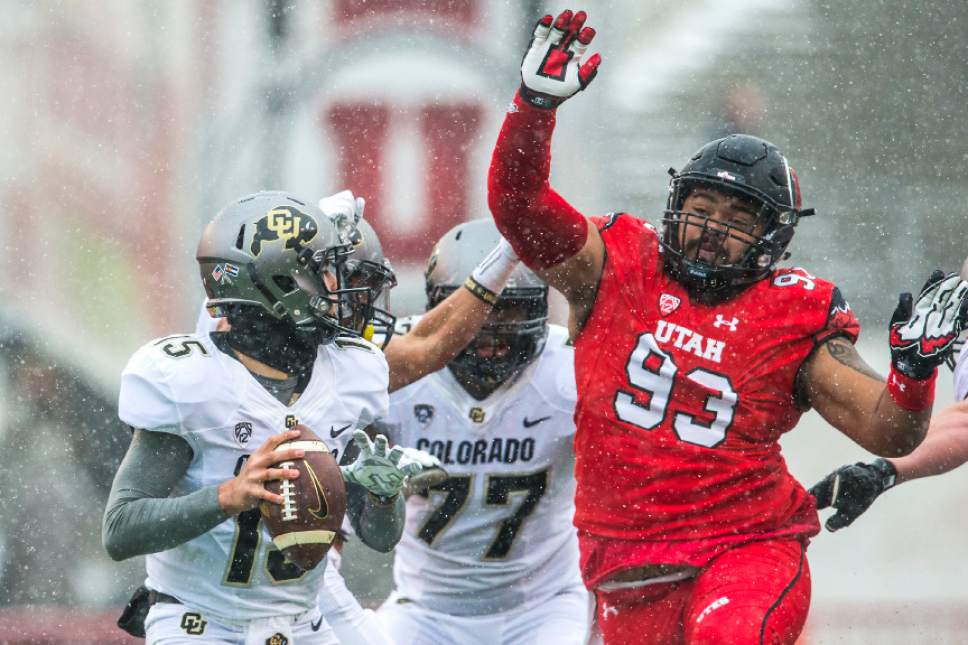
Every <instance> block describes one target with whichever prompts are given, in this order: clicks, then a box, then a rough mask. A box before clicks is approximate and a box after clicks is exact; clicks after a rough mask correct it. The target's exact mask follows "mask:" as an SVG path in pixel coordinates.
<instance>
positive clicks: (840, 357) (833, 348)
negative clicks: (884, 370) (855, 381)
mask: <svg viewBox="0 0 968 645" xmlns="http://www.w3.org/2000/svg"><path fill="white" fill-rule="evenodd" d="M826 347H827V352H828V353H829V354H830V355H831V356H832V357H833V358H834V359H835V360H836V361H837V362H838V363H840V364H841V365H846V366H847V367H849V368H851V369H852V370H854V371H856V372H860V373H861V374H863V375H865V376H869V377H871V378H872V379H876V380H878V381H880V382H881V383H883V382H884V377H883V376H881V375H880V374H878V373H877V372H875V371H874V370H873V369H871V367H870V365H868V364H867V363H865V362H864V359H863V358H861V357H860V354H858V353H857V350H856V349H855V348H854V346H853V345H852V344H851V343H850V342H848V341H846V340H844V339H843V338H835V339H834V340H831V341H829V342H828V343H827V344H826Z"/></svg>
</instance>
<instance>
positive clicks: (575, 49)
mask: <svg viewBox="0 0 968 645" xmlns="http://www.w3.org/2000/svg"><path fill="white" fill-rule="evenodd" d="M585 18H586V14H585V12H584V11H579V12H578V13H574V14H573V13H572V12H571V11H570V10H565V11H562V12H561V13H560V14H559V15H558V17H557V18H555V20H554V21H553V22H552V20H551V16H550V15H547V16H544V17H543V18H542V19H541V20H539V21H538V24H537V25H535V28H534V36H533V37H532V39H531V45H530V46H529V47H528V53H527V54H525V55H524V60H523V61H522V62H521V91H520V94H521V98H522V99H524V100H525V101H527V102H528V103H530V104H531V105H533V106H535V107H539V108H556V107H558V106H559V105H561V103H562V102H563V101H564V100H565V99H568V98H571V97H572V96H574V95H575V94H577V93H578V92H580V91H581V90H583V89H585V88H586V87H587V86H588V84H589V83H591V82H592V79H594V78H595V75H596V74H597V73H598V65H599V64H600V63H601V62H602V57H601V56H599V55H598V54H595V55H593V56H592V57H591V58H589V59H588V60H587V61H586V62H585V63H584V64H582V63H581V59H582V56H584V55H585V50H586V49H588V44H589V43H591V42H592V38H594V37H595V30H594V29H592V28H591V27H584V24H585Z"/></svg>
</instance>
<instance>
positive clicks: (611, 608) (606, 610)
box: [602, 602, 618, 620]
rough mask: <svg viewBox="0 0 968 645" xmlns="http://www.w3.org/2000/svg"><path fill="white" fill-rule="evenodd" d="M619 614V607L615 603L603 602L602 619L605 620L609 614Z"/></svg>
mask: <svg viewBox="0 0 968 645" xmlns="http://www.w3.org/2000/svg"><path fill="white" fill-rule="evenodd" d="M610 614H611V615H612V616H618V607H616V606H615V605H609V604H608V603H607V602H603V603H602V620H605V619H607V618H608V617H609V615H610Z"/></svg>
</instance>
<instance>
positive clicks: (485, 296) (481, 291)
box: [464, 276, 498, 307]
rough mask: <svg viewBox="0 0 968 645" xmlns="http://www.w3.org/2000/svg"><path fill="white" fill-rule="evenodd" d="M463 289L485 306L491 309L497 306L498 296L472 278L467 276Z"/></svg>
mask: <svg viewBox="0 0 968 645" xmlns="http://www.w3.org/2000/svg"><path fill="white" fill-rule="evenodd" d="M464 288H465V289H467V290H468V291H470V292H471V293H473V294H474V296H475V297H476V298H478V299H479V300H481V301H483V302H485V303H486V304H489V305H491V306H492V307H495V306H497V299H498V295H497V294H496V293H494V292H493V291H491V290H490V289H488V288H487V287H485V286H484V285H483V284H481V283H480V282H478V281H477V280H475V279H474V278H473V277H472V276H467V279H466V280H464Z"/></svg>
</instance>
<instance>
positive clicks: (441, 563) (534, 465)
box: [386, 321, 580, 616]
mask: <svg viewBox="0 0 968 645" xmlns="http://www.w3.org/2000/svg"><path fill="white" fill-rule="evenodd" d="M404 326H406V321H405V322H404ZM576 396H577V395H576V389H575V370H574V351H573V349H572V347H571V346H569V345H568V344H567V332H566V331H565V329H563V328H562V327H558V326H554V325H552V326H550V330H549V333H548V341H547V344H546V346H545V348H544V351H543V352H542V353H541V355H540V356H539V357H538V358H537V359H536V360H535V361H534V362H532V363H531V364H530V365H529V366H528V367H527V368H525V369H524V370H523V371H522V373H521V374H520V376H519V377H518V378H516V379H515V380H514V381H513V382H511V383H508V384H505V385H504V386H502V387H501V388H500V389H498V390H497V391H496V392H494V393H493V394H491V396H489V397H488V398H487V399H486V400H484V401H477V400H476V399H474V398H473V397H472V396H470V395H469V394H468V393H467V392H466V391H465V390H464V389H463V388H462V387H461V386H460V385H459V384H458V383H457V381H456V379H455V378H454V377H453V375H452V374H451V372H450V370H448V369H446V368H444V369H442V370H440V371H439V372H436V373H434V374H431V375H429V376H426V377H424V378H423V379H421V380H419V381H417V382H416V383H413V384H411V385H409V386H407V387H405V388H403V389H401V390H399V391H397V392H394V393H393V394H391V396H390V414H389V415H388V417H387V419H386V422H387V423H389V424H390V426H391V432H392V433H393V440H394V442H396V443H399V444H400V445H403V446H411V447H414V448H419V449H421V450H424V451H426V452H429V453H431V454H433V455H435V456H437V457H438V458H439V459H440V461H441V462H442V465H443V466H444V468H446V469H447V472H448V473H449V474H450V479H449V480H448V481H446V482H445V483H443V484H440V485H438V486H435V487H433V488H432V489H431V490H430V491H429V495H427V496H421V495H412V496H411V497H410V498H409V499H408V501H407V520H406V529H405V531H404V534H403V538H402V539H401V541H400V544H399V545H397V549H396V556H395V561H394V569H393V573H394V581H395V584H396V590H397V594H398V596H399V597H400V598H405V599H409V600H411V601H415V602H417V603H420V604H421V605H423V606H425V607H428V608H430V609H434V610H437V611H442V612H445V613H448V614H452V615H458V616H461V615H464V616H470V615H475V616H480V615H485V614H490V613H492V612H498V611H505V610H507V609H510V608H513V607H518V606H520V605H521V604H523V603H525V602H526V601H527V602H535V601H540V599H541V598H547V597H551V596H553V595H555V594H556V593H558V592H559V591H561V590H563V589H565V588H568V587H570V586H573V585H576V584H580V576H579V569H578V540H577V535H576V532H575V528H574V526H572V516H573V515H574V491H575V480H574V473H573V470H574V468H573V465H574V453H573V449H572V440H573V437H574V434H575V423H574V420H573V416H574V412H575V400H576Z"/></svg>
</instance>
